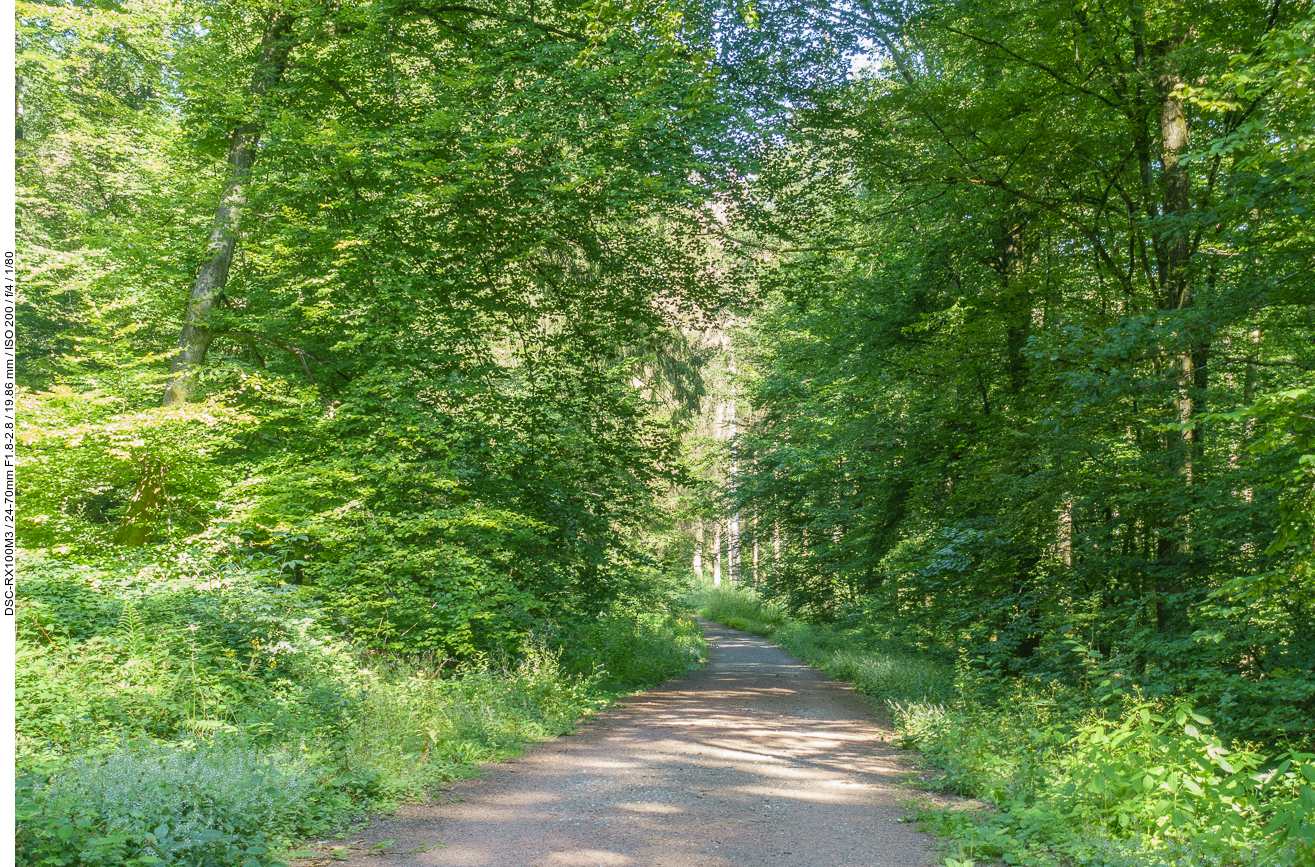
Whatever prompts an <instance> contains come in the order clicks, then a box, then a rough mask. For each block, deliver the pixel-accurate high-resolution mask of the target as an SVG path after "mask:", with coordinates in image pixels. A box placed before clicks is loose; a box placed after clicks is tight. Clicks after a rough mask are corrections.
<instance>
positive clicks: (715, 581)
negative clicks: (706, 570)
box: [712, 521, 721, 587]
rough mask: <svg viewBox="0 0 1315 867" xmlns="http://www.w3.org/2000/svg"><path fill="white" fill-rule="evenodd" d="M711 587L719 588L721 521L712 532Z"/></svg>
mask: <svg viewBox="0 0 1315 867" xmlns="http://www.w3.org/2000/svg"><path fill="white" fill-rule="evenodd" d="M712 548H713V560H712V586H713V587H720V586H721V521H718V522H717V523H716V525H715V526H714V528H713V531H712Z"/></svg>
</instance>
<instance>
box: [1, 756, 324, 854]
mask: <svg viewBox="0 0 1315 867" xmlns="http://www.w3.org/2000/svg"><path fill="white" fill-rule="evenodd" d="M345 806H346V805H345V802H344V801H343V799H342V797H341V795H339V794H337V793H335V792H334V791H333V790H332V789H331V788H330V787H328V786H326V785H325V784H324V783H323V782H322V781H321V780H320V779H319V778H318V776H317V775H316V773H315V772H314V770H313V769H312V768H310V767H309V766H307V765H306V763H304V762H301V761H298V760H296V759H294V758H292V757H290V756H289V755H288V754H286V753H281V752H270V751H264V750H260V749H257V748H254V747H251V746H249V745H240V744H211V745H202V746H196V747H194V748H192V749H187V748H182V747H164V748H162V747H126V748H123V749H120V750H118V751H116V752H113V753H111V754H110V755H108V756H105V757H103V758H100V759H81V760H78V761H75V762H73V763H72V764H70V765H69V766H68V767H67V768H66V769H64V770H63V771H62V772H61V773H59V774H57V775H55V776H54V777H51V778H48V779H41V778H34V777H28V778H26V779H25V780H23V781H22V782H21V783H20V787H19V790H18V799H17V811H18V812H17V815H18V837H17V840H18V848H19V853H20V854H19V857H20V860H21V861H22V863H26V864H32V865H45V864H52V865H53V864H86V865H99V864H106V865H111V864H130V865H138V864H142V865H144V864H157V863H172V864H188V865H192V867H211V865H214V867H220V865H223V867H229V865H234V864H242V865H251V864H256V865H264V864H270V863H273V862H274V859H273V858H272V856H271V855H270V848H269V847H270V840H271V839H273V840H278V839H286V838H291V837H297V836H305V835H308V834H314V833H319V832H321V831H323V830H325V829H326V827H327V825H328V823H327V822H326V819H325V817H339V816H341V815H343V813H344V808H345Z"/></svg>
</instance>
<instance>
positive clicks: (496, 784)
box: [368, 622, 936, 867]
mask: <svg viewBox="0 0 1315 867" xmlns="http://www.w3.org/2000/svg"><path fill="white" fill-rule="evenodd" d="M703 627H704V630H705V632H706V633H707V636H708V639H709V641H710V642H711V644H712V650H713V652H712V658H711V660H710V662H709V664H708V665H707V666H706V667H705V668H703V669H701V670H699V671H696V672H693V673H691V674H690V675H688V676H686V677H684V678H681V679H679V680H673V681H669V682H668V683H666V684H664V685H662V686H660V687H658V688H657V689H654V690H652V691H651V692H646V693H643V694H642V695H637V696H634V697H633V698H631V699H629V700H628V701H627V702H626V704H625V705H624V706H622V707H619V708H617V709H614V710H612V711H610V712H608V713H605V714H603V715H601V716H600V717H599V718H598V720H597V721H596V722H594V723H592V724H588V725H585V726H583V727H582V728H581V729H580V731H579V732H578V733H577V734H575V735H572V736H568V737H561V738H557V739H556V740H552V741H547V742H544V743H541V744H537V745H535V746H532V747H530V748H529V750H527V751H526V753H525V755H524V756H522V757H521V758H518V759H516V760H514V761H510V762H507V763H505V764H501V765H495V766H491V767H490V768H489V769H488V772H487V774H486V775H485V776H484V777H481V778H479V779H474V780H468V781H464V782H461V783H458V784H457V785H455V786H454V787H453V788H452V789H451V790H450V791H448V792H446V793H445V794H444V796H443V798H442V799H441V801H440V803H436V804H433V805H423V806H421V805H417V806H410V807H405V808H403V809H402V810H401V811H399V812H398V813H397V814H396V815H395V816H394V817H393V818H391V819H390V820H388V821H386V822H381V823H379V824H377V825H375V826H373V827H372V828H371V829H370V830H369V832H368V836H369V838H370V839H371V840H384V839H388V838H392V839H394V840H395V842H393V843H392V844H391V845H389V846H388V847H387V851H388V852H390V853H407V854H389V855H383V856H373V857H369V858H368V862H369V863H370V864H372V865H378V867H613V865H634V867H759V865H772V867H787V865H788V867H913V865H929V864H933V863H936V862H935V859H934V858H933V856H932V855H931V853H930V852H929V851H928V848H927V847H928V845H929V844H930V838H928V836H927V835H925V834H922V833H920V832H918V831H917V830H915V829H914V828H913V826H911V825H908V824H903V823H900V822H899V821H898V819H900V818H901V817H903V816H905V815H906V814H907V809H906V808H905V807H904V806H902V801H905V800H907V799H908V798H909V797H910V793H909V792H908V791H907V790H906V789H904V788H902V787H900V786H899V781H900V780H903V779H906V778H907V775H908V773H909V768H908V766H907V764H905V763H904V762H903V761H902V759H901V752H900V751H899V750H897V749H895V748H894V747H891V746H888V745H887V743H886V741H887V739H888V738H889V737H890V735H891V733H890V731H889V730H888V729H884V728H883V727H882V726H881V725H879V724H878V723H877V722H875V721H874V717H873V714H872V710H871V708H870V706H869V705H868V704H867V702H866V701H865V700H864V699H863V698H862V697H861V696H859V695H857V694H856V693H854V692H853V691H852V690H850V689H849V688H848V687H846V686H845V685H843V684H840V683H836V682H835V681H833V680H830V679H829V678H827V677H826V676H825V675H823V674H821V673H820V672H818V671H816V670H815V669H812V668H810V667H808V666H807V665H804V664H803V663H801V662H799V661H798V660H797V659H795V658H794V657H792V656H790V655H789V654H788V653H786V652H785V651H783V650H781V649H780V648H778V647H775V646H774V645H772V644H771V643H769V642H767V641H764V640H763V639H760V638H755V637H754V636H751V635H748V634H746V633H743V632H739V631H736V630H733V629H726V628H724V627H721V626H718V625H716V624H713V623H707V622H704V623H703Z"/></svg>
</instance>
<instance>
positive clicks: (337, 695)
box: [16, 554, 704, 865]
mask: <svg viewBox="0 0 1315 867" xmlns="http://www.w3.org/2000/svg"><path fill="white" fill-rule="evenodd" d="M218 565H219V564H218V563H216V561H214V560H211V559H207V558H205V557H202V556H199V555H195V554H194V555H192V556H191V557H187V556H182V557H177V558H175V559H174V560H172V561H166V562H148V561H146V560H139V561H137V562H120V563H118V564H113V563H112V562H111V563H102V564H100V565H98V566H96V567H91V566H81V565H77V564H73V563H69V562H67V561H58V560H50V559H46V558H38V557H33V556H31V555H29V556H27V557H26V558H25V560H24V563H23V569H24V575H25V581H24V585H23V594H22V596H21V597H20V603H19V610H20V615H19V616H20V618H21V622H22V623H23V624H24V625H23V627H22V628H21V629H20V641H19V649H20V653H19V658H18V670H17V679H18V688H17V690H16V699H17V703H18V719H19V726H18V754H19V755H18V758H19V768H20V773H21V775H22V776H23V780H24V781H23V783H22V785H21V787H20V790H19V809H20V814H19V815H20V824H21V828H22V830H21V832H20V836H19V841H20V851H21V852H22V856H21V857H22V859H23V860H22V861H21V863H24V864H32V865H37V864H86V865H93V864H106V865H109V864H118V863H125V864H150V863H157V862H156V861H153V860H152V859H161V861H162V862H164V863H188V864H193V863H195V864H212V863H213V864H231V863H243V862H244V860H245V859H248V858H249V859H251V863H254V864H265V863H272V861H271V859H273V857H274V854H277V850H278V848H279V847H280V846H283V845H286V844H287V843H289V842H290V841H292V840H295V839H298V838H304V837H307V836H311V835H318V834H322V833H326V832H331V831H334V830H335V829H339V828H340V827H341V826H342V825H343V823H345V822H347V821H349V820H350V819H352V818H353V817H356V816H359V815H361V814H362V813H363V812H364V811H366V810H369V809H385V808H388V807H391V806H393V805H396V804H397V803H399V802H401V801H403V800H405V799H415V798H423V797H424V796H426V795H427V794H428V793H429V792H430V791H432V790H433V789H434V787H435V786H436V785H437V784H439V783H441V782H443V781H447V780H452V779H456V778H459V777H463V776H468V775H470V774H472V773H475V772H476V771H477V767H478V765H480V764H482V763H486V762H491V761H497V760H499V759H500V758H503V757H505V756H507V755H511V754H514V753H515V752H516V751H518V750H519V749H520V747H521V746H522V745H523V744H524V743H526V742H528V741H533V740H537V739H540V738H544V737H551V736H553V735H556V734H561V733H563V732H565V731H569V730H570V728H571V727H572V726H573V725H574V723H575V722H576V721H577V720H578V719H580V717H582V716H585V715H587V714H589V713H592V712H593V711H595V710H597V709H598V708H600V707H603V706H604V705H606V704H607V702H608V701H609V700H610V698H611V697H612V696H614V695H615V694H616V691H617V690H628V689H634V688H638V687H642V686H645V685H648V684H650V683H654V682H657V681H660V680H662V679H664V678H667V677H671V676H673V675H676V674H679V673H682V672H684V671H686V670H688V669H689V668H691V667H693V666H695V665H697V664H699V663H700V662H701V661H702V659H703V658H704V648H703V642H702V638H701V635H700V633H699V631H698V629H697V627H696V626H694V624H693V623H692V622H691V621H689V620H688V619H677V618H675V617H674V616H672V615H670V614H668V613H665V612H664V611H663V610H661V607H660V604H656V605H650V606H649V608H650V610H649V611H647V612H644V613H636V612H635V611H634V610H633V609H631V608H630V607H628V606H620V605H619V606H618V607H617V608H616V609H615V610H614V611H612V612H611V613H610V615H609V616H606V617H601V618H599V619H597V620H596V622H593V623H591V624H587V625H583V624H582V625H578V626H572V627H552V626H547V627H546V628H545V634H547V635H549V636H550V637H551V639H552V643H548V642H547V641H546V640H541V639H536V638H533V637H530V638H528V639H526V640H525V641H524V642H522V644H520V645H519V646H517V647H515V648H513V649H512V650H510V651H507V650H495V651H493V652H481V653H476V654H473V655H470V656H468V657H467V658H466V659H465V661H464V662H461V663H460V664H456V663H455V662H454V661H453V660H452V659H451V658H448V657H444V656H442V655H441V654H435V653H434V652H432V651H416V652H415V653H413V654H412V655H410V656H407V657H399V656H397V655H382V654H380V653H378V652H377V651H374V652H367V653H366V654H364V655H362V654H360V653H358V652H356V651H354V650H353V649H351V648H349V647H348V646H347V645H346V644H345V643H343V641H342V640H341V639H340V638H339V637H338V636H337V634H336V632H337V630H334V629H331V628H329V626H328V624H329V623H330V622H331V621H330V620H329V619H328V617H327V616H326V614H325V613H324V611H323V610H322V609H320V608H318V607H316V606H314V605H312V604H309V603H308V602H307V601H306V600H305V598H304V594H302V593H301V592H299V590H298V588H296V587H295V586H294V585H289V584H278V583H274V581H273V579H272V577H271V576H270V575H269V574H262V573H252V572H251V571H250V570H247V571H243V570H236V569H231V568H230V569H228V570H227V571H218V570H216V566H218ZM270 571H274V572H275V574H277V571H276V570H270ZM562 647H565V648H567V649H568V650H567V651H566V652H564V651H563V650H562V649H561V648H562ZM564 656H569V668H568V667H565V666H564V665H563V663H562V661H561V660H562V659H563V657H564ZM271 853H274V854H271Z"/></svg>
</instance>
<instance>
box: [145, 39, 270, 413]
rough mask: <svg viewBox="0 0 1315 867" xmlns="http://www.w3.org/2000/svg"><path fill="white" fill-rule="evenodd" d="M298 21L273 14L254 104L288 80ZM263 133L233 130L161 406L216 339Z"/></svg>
mask: <svg viewBox="0 0 1315 867" xmlns="http://www.w3.org/2000/svg"><path fill="white" fill-rule="evenodd" d="M295 23H296V17H295V16H293V15H286V14H285V15H280V16H278V17H276V18H274V19H273V20H272V21H270V23H269V24H268V25H267V26H266V27H265V34H264V37H263V38H262V39H261V42H260V52H259V54H258V55H257V57H256V71H255V73H254V74H253V76H252V79H251V84H250V86H249V87H248V88H247V92H248V94H249V95H250V96H251V97H252V100H251V101H252V102H253V103H255V102H257V101H258V100H259V98H260V97H261V96H262V95H264V94H265V93H266V92H267V91H269V90H270V88H273V87H276V86H277V85H278V84H279V82H280V81H282V80H283V73H284V70H286V69H287V66H288V56H289V54H290V53H291V51H292V48H293V39H292V27H293V25H294V24H295ZM260 132H261V123H260V121H259V120H255V119H253V120H249V121H247V122H246V123H244V124H242V125H241V126H239V127H238V128H237V129H236V130H234V131H233V134H232V136H231V138H230V139H229V147H228V179H227V180H226V181H225V183H224V191H223V194H222V195H221V196H220V199H219V207H218V208H217V209H216V210H215V221H214V225H213V226H212V228H211V229H210V238H209V240H208V241H207V243H206V254H207V255H208V256H209V258H208V259H207V260H206V261H205V263H204V264H203V265H202V266H201V272H200V273H199V274H198V275H197V277H196V283H195V284H193V286H192V292H191V295H190V296H189V297H188V299H187V313H186V316H185V318H184V321H183V329H182V332H181V333H180V334H179V336H178V351H177V352H176V353H175V354H174V357H173V361H172V362H171V363H170V365H169V380H168V382H167V383H166V384H165V388H164V397H163V398H162V400H161V401H160V403H161V405H162V406H173V405H174V404H178V403H182V402H183V401H185V400H187V395H188V393H189V392H190V391H191V387H192V380H193V377H194V375H195V373H196V370H197V368H198V367H200V365H201V363H202V362H204V361H205V356H206V353H207V352H208V351H209V349H210V344H211V343H212V342H213V341H214V339H215V335H214V332H213V331H212V330H211V328H210V327H209V325H208V323H207V320H208V319H209V317H210V312H211V311H212V310H213V309H214V305H215V300H216V299H217V298H218V297H219V295H220V294H222V293H223V291H224V287H225V286H227V285H228V272H229V269H230V268H231V267H232V264H233V253H234V251H235V250H236V249H237V234H238V227H239V225H240V224H241V220H242V211H243V209H244V207H245V206H246V190H247V182H248V181H249V180H250V179H251V167H252V165H254V163H255V161H256V145H257V144H258V142H259V141H260Z"/></svg>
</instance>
